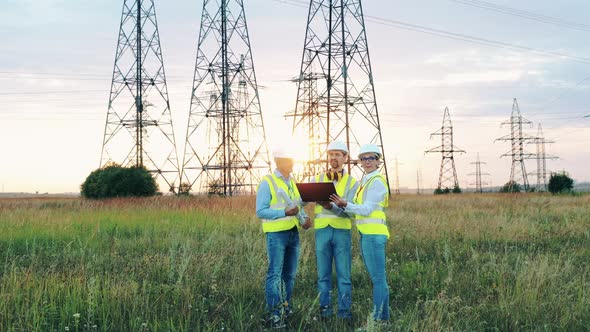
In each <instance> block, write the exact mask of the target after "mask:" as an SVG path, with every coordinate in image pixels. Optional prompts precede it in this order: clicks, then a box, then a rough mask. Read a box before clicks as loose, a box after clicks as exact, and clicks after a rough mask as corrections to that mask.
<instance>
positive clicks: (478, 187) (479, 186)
mask: <svg viewBox="0 0 590 332" xmlns="http://www.w3.org/2000/svg"><path fill="white" fill-rule="evenodd" d="M470 164H472V165H475V173H469V174H468V175H471V176H473V175H475V183H472V185H473V184H475V192H476V193H480V194H481V193H483V186H484V185H487V184H488V183H487V182H484V181H482V175H490V173H482V172H481V165H482V164H486V163H484V162H482V161H480V160H479V152H478V153H477V160H476V161H475V162H472V163H470Z"/></svg>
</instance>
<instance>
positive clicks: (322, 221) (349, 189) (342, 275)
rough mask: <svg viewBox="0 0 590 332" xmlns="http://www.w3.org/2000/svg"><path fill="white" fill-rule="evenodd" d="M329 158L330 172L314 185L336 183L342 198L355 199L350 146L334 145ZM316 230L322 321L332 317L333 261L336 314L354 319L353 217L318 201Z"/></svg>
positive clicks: (331, 146)
mask: <svg viewBox="0 0 590 332" xmlns="http://www.w3.org/2000/svg"><path fill="white" fill-rule="evenodd" d="M327 156H328V162H329V164H330V169H329V170H328V171H327V172H324V173H321V174H318V175H316V176H315V178H313V179H312V182H333V183H334V186H335V187H336V192H337V193H338V195H339V196H341V197H345V198H347V199H350V200H352V199H353V198H354V194H355V193H356V190H357V188H358V183H357V181H356V180H355V179H354V178H353V177H352V176H351V175H350V174H348V173H347V172H346V171H345V170H344V165H345V163H346V161H347V160H348V147H347V146H346V144H344V142H340V141H334V142H331V143H330V144H329V145H328V153H327ZM314 228H315V249H316V260H317V270H318V291H319V302H320V315H321V317H322V318H328V317H330V316H332V315H333V309H332V305H331V303H332V299H331V296H330V294H331V292H332V262H334V266H335V268H336V283H337V286H338V312H337V315H338V317H339V318H343V319H351V318H352V312H351V310H350V306H351V303H352V282H351V277H350V275H351V265H352V262H351V253H350V252H351V234H350V230H351V228H352V221H351V218H350V216H349V215H348V214H346V213H344V210H343V209H342V208H339V207H338V206H337V205H336V204H334V203H332V202H318V203H317V204H316V206H315V218H314Z"/></svg>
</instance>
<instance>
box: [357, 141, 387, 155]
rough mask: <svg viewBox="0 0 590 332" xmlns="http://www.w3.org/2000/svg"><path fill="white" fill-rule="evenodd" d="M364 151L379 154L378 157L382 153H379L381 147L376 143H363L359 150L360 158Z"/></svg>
mask: <svg viewBox="0 0 590 332" xmlns="http://www.w3.org/2000/svg"><path fill="white" fill-rule="evenodd" d="M365 153H374V154H376V155H378V156H379V158H381V156H382V153H381V148H379V147H378V146H377V145H375V144H364V145H363V146H361V149H360V150H359V156H358V157H359V159H360V158H361V155H362V154H365Z"/></svg>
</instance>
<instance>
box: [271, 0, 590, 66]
mask: <svg viewBox="0 0 590 332" xmlns="http://www.w3.org/2000/svg"><path fill="white" fill-rule="evenodd" d="M274 1H275V2H278V3H283V4H289V5H293V6H297V7H303V6H304V2H303V1H299V0H274ZM365 21H369V22H373V23H377V24H381V25H385V26H389V27H394V28H399V29H404V30H410V31H415V32H420V33H424V34H429V35H433V36H437V37H442V38H447V39H453V40H458V41H464V42H468V43H473V44H479V45H483V46H489V47H494V48H500V49H506V50H511V51H519V52H527V53H533V54H538V55H542V56H548V57H557V58H566V59H569V60H571V61H575V62H579V63H584V64H590V58H585V57H579V56H574V55H568V54H564V53H559V52H554V51H545V50H541V49H536V48H532V47H527V46H521V45H515V44H510V43H506V42H501V41H496V40H491V39H485V38H480V37H475V36H470V35H466V34H462V33H455V32H450V31H446V30H441V29H433V28H429V27H426V26H423V25H418V24H412V23H406V22H402V21H397V20H392V19H386V18H381V17H377V16H371V15H365Z"/></svg>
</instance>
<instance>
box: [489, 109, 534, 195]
mask: <svg viewBox="0 0 590 332" xmlns="http://www.w3.org/2000/svg"><path fill="white" fill-rule="evenodd" d="M523 124H527V125H532V122H531V121H529V120H527V119H525V118H523V117H522V115H521V114H520V108H519V107H518V101H516V98H514V102H513V103H512V114H511V115H510V120H508V121H504V122H502V125H510V134H509V135H506V136H502V137H500V138H498V139H496V140H497V141H510V144H511V150H510V151H508V152H506V153H504V154H503V155H502V156H501V157H507V156H510V157H512V168H511V169H510V181H509V190H510V192H512V188H513V186H514V185H516V184H522V188H523V189H524V191H525V192H526V191H528V190H529V180H528V178H527V173H526V168H525V163H524V160H525V159H527V158H530V157H533V156H534V155H533V154H530V153H527V152H525V150H524V144H525V142H527V141H529V140H531V139H533V138H534V137H532V136H530V135H526V134H524V133H523V132H522V125H523Z"/></svg>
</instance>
